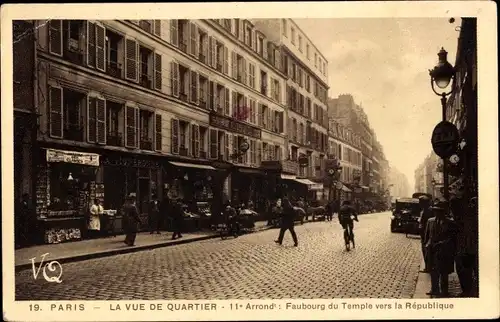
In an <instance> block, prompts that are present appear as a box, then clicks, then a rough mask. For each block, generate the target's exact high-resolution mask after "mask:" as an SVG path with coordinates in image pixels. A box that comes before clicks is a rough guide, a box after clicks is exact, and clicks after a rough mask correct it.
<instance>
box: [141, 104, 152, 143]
mask: <svg viewBox="0 0 500 322" xmlns="http://www.w3.org/2000/svg"><path fill="white" fill-rule="evenodd" d="M139 115H140V129H141V132H140V133H141V138H140V148H141V149H142V150H153V127H152V122H153V115H154V113H153V112H151V111H147V110H141V111H140V113H139Z"/></svg>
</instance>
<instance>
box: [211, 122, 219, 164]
mask: <svg viewBox="0 0 500 322" xmlns="http://www.w3.org/2000/svg"><path fill="white" fill-rule="evenodd" d="M217 136H218V132H217V130H215V129H210V138H209V139H210V153H209V154H210V159H218V158H219V156H218V144H217V139H218V138H217Z"/></svg>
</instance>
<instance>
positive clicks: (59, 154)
mask: <svg viewBox="0 0 500 322" xmlns="http://www.w3.org/2000/svg"><path fill="white" fill-rule="evenodd" d="M47 162H64V163H75V164H81V165H89V166H94V167H98V166H99V155H98V154H94V153H82V152H75V151H62V150H53V149H48V150H47Z"/></svg>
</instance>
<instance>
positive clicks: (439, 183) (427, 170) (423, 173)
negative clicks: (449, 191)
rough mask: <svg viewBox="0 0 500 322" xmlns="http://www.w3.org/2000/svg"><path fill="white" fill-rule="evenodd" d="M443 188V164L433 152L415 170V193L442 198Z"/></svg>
mask: <svg viewBox="0 0 500 322" xmlns="http://www.w3.org/2000/svg"><path fill="white" fill-rule="evenodd" d="M442 187H443V175H442V163H441V160H440V158H439V157H438V156H437V155H436V154H435V153H434V152H431V153H430V154H429V155H428V156H427V157H426V158H425V159H424V161H423V162H422V163H421V164H420V165H419V166H418V168H417V169H416V170H415V191H414V192H424V193H428V194H431V195H432V196H433V197H434V198H442V193H441V188H442Z"/></svg>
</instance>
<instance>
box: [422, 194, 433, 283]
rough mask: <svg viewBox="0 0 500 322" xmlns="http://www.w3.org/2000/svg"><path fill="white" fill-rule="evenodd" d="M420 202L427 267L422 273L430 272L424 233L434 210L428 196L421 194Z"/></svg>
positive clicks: (423, 253)
mask: <svg viewBox="0 0 500 322" xmlns="http://www.w3.org/2000/svg"><path fill="white" fill-rule="evenodd" d="M419 202H420V207H421V208H422V211H421V213H420V225H419V227H420V243H421V246H422V256H423V257H424V263H425V267H424V269H423V270H422V271H421V272H422V273H429V272H430V271H429V265H428V263H427V256H426V254H425V241H424V235H425V228H426V226H427V221H428V220H429V218H431V217H432V211H431V208H430V207H431V201H430V199H429V198H428V197H427V196H421V197H420V198H419Z"/></svg>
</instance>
